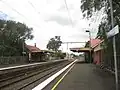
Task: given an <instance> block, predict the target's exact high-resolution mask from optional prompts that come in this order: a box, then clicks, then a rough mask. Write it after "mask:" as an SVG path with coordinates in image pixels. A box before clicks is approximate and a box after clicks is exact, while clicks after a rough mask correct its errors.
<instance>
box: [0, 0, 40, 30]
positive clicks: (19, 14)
mask: <svg viewBox="0 0 120 90" xmlns="http://www.w3.org/2000/svg"><path fill="white" fill-rule="evenodd" d="M1 2H2V3H3V4H5V5H7V6H8V7H9V8H11V9H12V10H13V11H14V12H16V13H17V14H18V15H19V16H21V17H23V18H24V19H26V20H28V21H30V20H29V19H28V18H27V17H25V16H24V15H23V14H21V13H20V12H19V11H17V10H16V9H15V8H13V7H11V6H10V5H9V4H8V3H6V2H5V1H3V0H1ZM32 25H34V26H37V27H39V28H40V26H38V25H36V24H32Z"/></svg>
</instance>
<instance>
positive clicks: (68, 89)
mask: <svg viewBox="0 0 120 90" xmlns="http://www.w3.org/2000/svg"><path fill="white" fill-rule="evenodd" d="M62 76H63V74H62V75H60V76H59V77H58V78H56V79H55V80H54V81H53V82H51V83H50V84H49V85H48V86H47V87H45V88H44V89H43V90H51V88H52V87H53V86H54V85H55V84H56V83H57V82H58V81H59V80H60V78H61V77H62ZM54 90H115V80H114V75H112V74H111V73H110V72H107V71H104V70H102V69H99V68H97V67H96V66H95V65H92V64H85V63H82V64H81V63H77V64H75V66H74V67H73V68H72V70H71V71H70V72H69V73H68V74H67V75H66V76H65V78H64V79H63V80H62V81H61V82H60V83H59V84H58V86H57V87H56V88H55V89H54Z"/></svg>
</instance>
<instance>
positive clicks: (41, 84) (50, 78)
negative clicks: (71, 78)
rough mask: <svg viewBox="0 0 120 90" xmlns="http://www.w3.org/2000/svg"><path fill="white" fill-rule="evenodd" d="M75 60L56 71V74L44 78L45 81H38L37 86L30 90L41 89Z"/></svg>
mask: <svg viewBox="0 0 120 90" xmlns="http://www.w3.org/2000/svg"><path fill="white" fill-rule="evenodd" d="M75 62H76V60H75V61H73V62H72V63H70V64H69V65H67V66H66V67H64V68H63V69H61V70H60V71H58V72H57V73H56V74H54V75H52V76H51V77H49V78H48V79H46V80H45V81H43V82H42V83H40V84H39V85H38V86H36V87H35V88H33V89H32V90H42V89H43V88H44V87H46V86H47V85H48V84H49V83H50V82H51V81H53V80H54V79H55V78H56V77H58V76H59V75H60V74H62V73H63V72H64V71H65V70H66V69H68V68H69V67H70V66H71V65H73V64H74V63H75Z"/></svg>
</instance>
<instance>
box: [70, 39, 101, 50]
mask: <svg viewBox="0 0 120 90" xmlns="http://www.w3.org/2000/svg"><path fill="white" fill-rule="evenodd" d="M88 42H89V41H88ZM99 43H101V40H100V39H91V47H92V48H94V47H95V46H96V45H98V44H99ZM70 50H71V51H73V52H88V51H90V50H91V49H90V48H89V47H83V48H80V47H79V48H70Z"/></svg>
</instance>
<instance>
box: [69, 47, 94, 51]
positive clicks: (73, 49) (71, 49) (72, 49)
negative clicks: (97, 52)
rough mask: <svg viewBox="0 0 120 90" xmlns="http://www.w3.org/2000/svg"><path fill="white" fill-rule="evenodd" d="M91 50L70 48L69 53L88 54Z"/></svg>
mask: <svg viewBox="0 0 120 90" xmlns="http://www.w3.org/2000/svg"><path fill="white" fill-rule="evenodd" d="M91 50H92V49H90V48H84V47H83V48H70V51H73V52H89V51H91Z"/></svg>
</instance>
